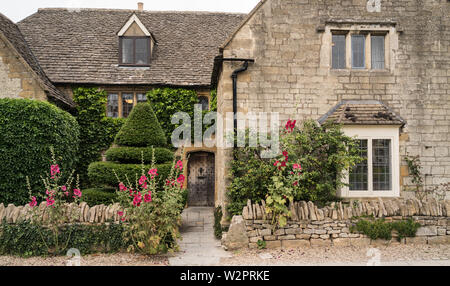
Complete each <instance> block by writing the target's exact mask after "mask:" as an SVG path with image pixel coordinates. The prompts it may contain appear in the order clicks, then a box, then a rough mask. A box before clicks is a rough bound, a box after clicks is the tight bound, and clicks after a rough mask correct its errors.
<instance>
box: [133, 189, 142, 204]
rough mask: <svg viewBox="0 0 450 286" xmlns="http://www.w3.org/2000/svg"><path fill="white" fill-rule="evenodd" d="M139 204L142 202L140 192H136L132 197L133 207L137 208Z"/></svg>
mask: <svg viewBox="0 0 450 286" xmlns="http://www.w3.org/2000/svg"><path fill="white" fill-rule="evenodd" d="M141 202H142V196H141V192H138V193H137V195H135V196H134V199H133V205H134V206H135V207H139V206H140V205H141Z"/></svg>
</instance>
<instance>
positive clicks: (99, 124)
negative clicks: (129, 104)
mask: <svg viewBox="0 0 450 286" xmlns="http://www.w3.org/2000/svg"><path fill="white" fill-rule="evenodd" d="M73 99H74V102H75V103H76V104H77V116H76V119H77V121H78V124H79V125H80V130H82V131H83V132H81V134H80V160H79V163H78V165H77V173H78V174H79V175H80V179H81V185H82V187H86V186H88V185H89V180H88V177H87V169H88V166H89V164H90V163H92V162H95V161H99V160H100V158H101V156H100V153H101V151H103V150H106V149H108V148H109V146H111V144H112V143H113V141H114V138H115V137H116V135H117V133H118V132H119V130H120V128H121V127H122V125H123V124H124V123H125V120H126V119H124V118H110V117H107V116H106V101H107V93H106V92H105V91H104V90H101V89H97V88H81V87H80V88H75V89H74V90H73Z"/></svg>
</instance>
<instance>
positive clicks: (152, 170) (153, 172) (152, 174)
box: [148, 169, 158, 179]
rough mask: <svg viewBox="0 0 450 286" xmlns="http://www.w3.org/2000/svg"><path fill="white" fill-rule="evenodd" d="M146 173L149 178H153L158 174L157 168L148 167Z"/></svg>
mask: <svg viewBox="0 0 450 286" xmlns="http://www.w3.org/2000/svg"><path fill="white" fill-rule="evenodd" d="M148 174H149V175H150V176H151V178H152V179H153V178H154V177H155V176H158V169H150V170H149V171H148Z"/></svg>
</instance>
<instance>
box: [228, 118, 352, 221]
mask: <svg viewBox="0 0 450 286" xmlns="http://www.w3.org/2000/svg"><path fill="white" fill-rule="evenodd" d="M248 133H249V131H247V134H248ZM247 140H248V139H247ZM280 145H281V146H280V147H281V149H282V151H283V153H285V154H287V157H285V156H284V155H280V156H279V157H277V158H275V159H264V158H261V155H260V154H261V151H263V150H264V148H262V147H244V148H236V149H235V150H234V158H235V159H234V160H233V161H232V162H231V168H230V170H231V172H230V173H231V176H232V182H231V184H230V186H229V187H228V192H227V195H228V198H229V201H230V203H229V204H228V206H227V210H228V211H229V213H230V214H231V215H236V214H241V213H242V209H243V207H244V206H245V205H246V204H247V200H251V201H252V202H257V203H258V202H260V201H261V200H266V204H267V205H266V207H267V210H269V211H272V212H273V213H277V214H276V215H275V216H277V217H278V218H279V219H281V220H282V222H283V221H285V220H286V219H287V217H288V216H289V210H288V207H287V205H288V201H289V200H293V201H299V200H304V201H312V202H314V203H316V204H318V205H325V204H326V203H327V202H330V201H337V200H339V198H338V197H337V196H336V190H337V189H340V188H341V187H343V186H344V184H343V177H342V176H343V174H344V171H345V170H347V169H349V168H351V167H352V166H354V165H355V164H356V163H357V162H359V160H361V158H360V157H359V154H358V149H357V146H356V142H355V140H354V139H353V138H350V137H348V136H346V135H345V134H344V133H343V132H342V130H341V126H339V125H337V124H333V123H329V122H328V123H325V124H324V125H321V126H319V125H317V123H316V122H315V121H313V120H307V121H305V122H304V123H303V126H302V127H301V128H297V127H295V122H291V121H290V120H289V122H288V124H287V125H286V128H285V129H284V130H282V131H281V132H280ZM282 164H283V166H282ZM295 166H300V169H297V171H296V172H294V173H292V172H293V171H295V170H294V167H295ZM298 171H300V172H301V175H300V174H299V173H298ZM275 216H274V217H275Z"/></svg>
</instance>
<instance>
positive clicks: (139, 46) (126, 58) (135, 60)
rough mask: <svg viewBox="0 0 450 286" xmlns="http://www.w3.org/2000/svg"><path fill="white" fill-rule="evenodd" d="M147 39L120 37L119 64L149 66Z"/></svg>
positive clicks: (148, 41)
mask: <svg viewBox="0 0 450 286" xmlns="http://www.w3.org/2000/svg"><path fill="white" fill-rule="evenodd" d="M150 46H151V44H150V38H149V37H120V64H121V65H133V66H147V65H149V64H150V57H151V54H150Z"/></svg>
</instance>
